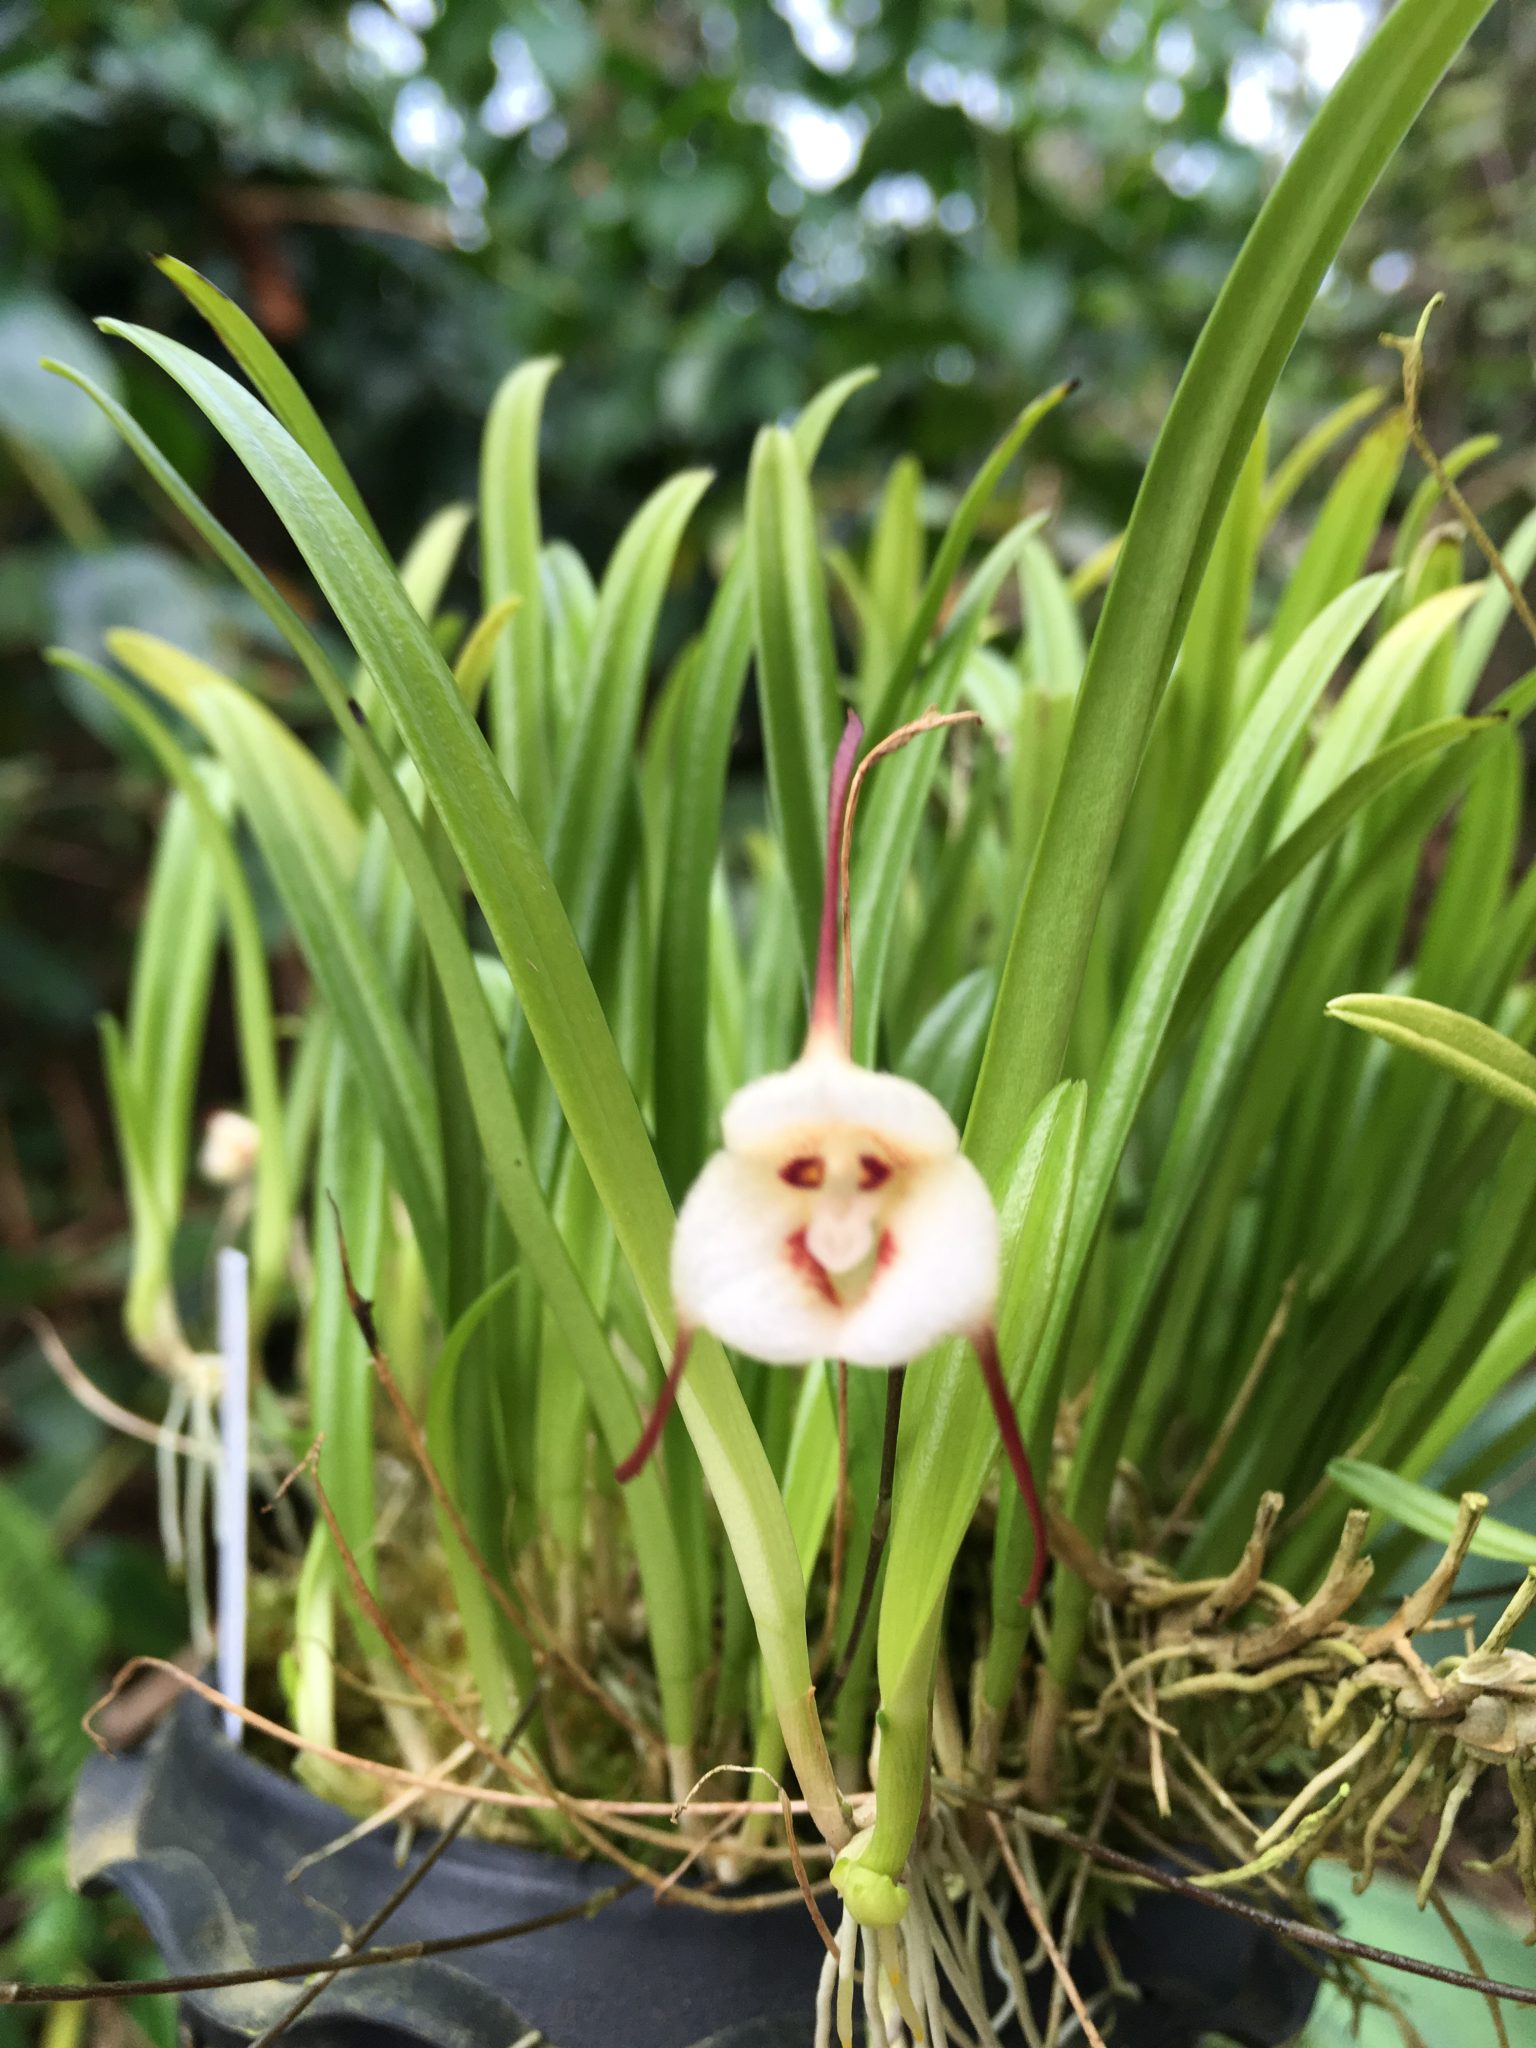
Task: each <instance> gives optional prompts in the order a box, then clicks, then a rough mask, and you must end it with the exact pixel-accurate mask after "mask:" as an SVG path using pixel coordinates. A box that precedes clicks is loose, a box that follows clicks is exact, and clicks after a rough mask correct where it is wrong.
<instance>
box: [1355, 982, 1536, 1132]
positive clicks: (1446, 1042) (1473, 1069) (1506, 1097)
mask: <svg viewBox="0 0 1536 2048" xmlns="http://www.w3.org/2000/svg"><path fill="white" fill-rule="evenodd" d="M1328 1014H1329V1016H1330V1017H1337V1018H1338V1020H1339V1022H1340V1023H1341V1024H1353V1025H1354V1026H1355V1028H1356V1029H1357V1030H1359V1031H1370V1032H1373V1033H1374V1034H1375V1035H1376V1037H1378V1038H1384V1039H1386V1041H1387V1042H1388V1044H1389V1045H1400V1046H1403V1047H1404V1048H1405V1049H1406V1050H1407V1051H1409V1052H1413V1053H1417V1054H1418V1056H1419V1058H1420V1059H1424V1060H1430V1061H1432V1062H1433V1063H1434V1065H1436V1066H1437V1067H1445V1068H1446V1069H1447V1070H1448V1071H1449V1072H1451V1073H1453V1074H1454V1075H1455V1076H1456V1077H1457V1079H1458V1080H1461V1081H1468V1082H1470V1083H1471V1085H1472V1086H1473V1087H1474V1088H1481V1089H1483V1090H1484V1091H1485V1093H1487V1094H1489V1095H1492V1096H1495V1097H1497V1099H1498V1100H1499V1101H1500V1102H1508V1103H1511V1104H1513V1106H1514V1107H1515V1108H1516V1109H1520V1110H1523V1111H1524V1112H1525V1114H1526V1115H1527V1116H1536V1058H1533V1057H1532V1055H1531V1054H1530V1053H1528V1052H1527V1051H1526V1050H1525V1048H1524V1047H1523V1046H1519V1045H1516V1043H1515V1041H1514V1040H1513V1039H1512V1038H1506V1037H1505V1036H1504V1034H1503V1032H1502V1031H1495V1030H1494V1028H1493V1026H1492V1025H1491V1024H1484V1023H1481V1022H1480V1021H1479V1020H1478V1019H1477V1018H1476V1017H1468V1016H1465V1015H1464V1014H1463V1013H1462V1012H1461V1011H1460V1010H1448V1009H1446V1008H1445V1007H1444V1006H1443V1005H1442V1004H1440V1003H1427V1002H1425V1001H1424V1000H1423V999H1422V997H1419V996H1370V995H1362V996H1335V997H1334V999H1333V1001H1332V1002H1331V1003H1330V1004H1329V1005H1328Z"/></svg>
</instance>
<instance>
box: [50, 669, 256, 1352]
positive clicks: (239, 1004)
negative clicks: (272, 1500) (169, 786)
mask: <svg viewBox="0 0 1536 2048" xmlns="http://www.w3.org/2000/svg"><path fill="white" fill-rule="evenodd" d="M50 659H51V660H53V661H55V662H57V663H58V665H59V666H61V667H64V668H70V669H73V670H74V672H75V673H76V674H77V675H80V676H83V677H84V678H85V679H86V681H87V682H90V683H92V684H94V685H95V687H96V688H97V689H98V690H100V691H101V692H102V694H103V695H104V696H105V697H106V698H107V700H108V701H109V702H110V703H111V704H112V705H113V706H114V708H115V709H116V710H117V711H118V713H119V714H120V716H121V717H122V718H123V719H124V720H125V721H126V722H127V723H128V724H129V725H131V726H132V727H133V728H134V730H135V731H136V732H137V733H138V734H139V736H140V738H141V739H142V740H143V741H144V742H145V744H146V746H147V747H148V748H149V749H150V751H151V752H152V753H153V754H154V755H155V757H156V759H157V760H158V761H159V763H160V766H161V767H162V768H163V769H164V770H165V773H166V775H167V776H168V777H169V778H170V780H171V781H172V782H173V783H174V785H175V787H176V788H177V790H178V791H179V792H180V794H181V796H182V797H183V799H184V800H185V801H186V803H187V804H188V805H189V806H190V807H191V812H192V816H193V818H194V819H195V821H196V824H197V828H198V834H199V839H200V843H201V847H202V851H203V854H204V857H205V858H206V860H207V861H208V863H209V866H210V868H211V870H212V873H213V875H214V877H215V878H216V880H217V885H218V890H219V895H220V899H221V904H222V909H223V915H224V920H225V925H226V928H227V930H228V933H229V950H230V960H231V964H232V968H233V974H234V985H235V986H234V994H235V1022H236V1028H237V1031H238V1034H239V1041H240V1061H241V1067H242V1069H243V1071H244V1075H245V1086H246V1098H247V1105H248V1107H249V1110H250V1114H251V1118H252V1121H253V1122H254V1123H255V1125H256V1128H257V1131H258V1133H259V1135H260V1145H259V1149H258V1152H257V1158H256V1200H255V1207H254V1214H253V1216H252V1220H251V1298H252V1308H253V1316H252V1320H253V1322H255V1323H256V1324H257V1326H258V1327H259V1326H260V1323H261V1321H262V1319H263V1317H264V1315H265V1313H266V1311H267V1310H268V1309H269V1308H270V1306H271V1303H272V1299H273V1297H274V1295H275V1294H276V1292H277V1290H278V1288H279V1286H280V1285H281V1283H282V1278H283V1274H284V1271H285V1269H286V1266H287V1262H288V1236H289V1231H290V1228H291V1226H292V1220H293V1202H294V1176H293V1174H292V1172H291V1171H290V1166H289V1159H288V1141H287V1133H286V1131H285V1128H284V1117H283V1096H282V1087H281V1083H280V1080H279V1076H278V1070H277V1042H276V1035H275V1025H274V1019H273V1014H272V988H271V981H270V978H269V976H268V973H267V959H266V951H265V948H264V946H263V943H262V936H261V922H260V919H259V917H258V915H257V911H256V905H255V902H254V900H253V899H252V896H251V891H250V885H249V883H248V882H247V881H246V878H245V871H244V869H243V868H242V866H241V864H240V858H239V855H238V854H237V853H236V851H235V847H234V843H233V841H232V839H231V837H230V834H229V831H228V828H227V826H226V824H225V822H224V820H223V818H222V817H221V816H220V815H219V813H218V811H217V809H216V807H215V806H214V804H213V802H212V801H211V799H210V797H209V795H208V792H207V790H206V788H205V786H204V783H203V779H202V777H201V776H200V775H199V774H198V772H197V769H196V767H195V766H194V764H193V762H192V759H191V757H190V756H189V755H188V754H187V752H186V751H185V749H184V748H183V747H182V746H181V745H180V743H179V742H178V741H177V740H176V739H174V738H173V737H172V735H171V733H170V732H169V731H168V730H167V729H166V727H165V725H164V724H163V723H162V721H161V720H160V719H158V718H156V717H155V716H154V714H153V712H152V711H150V709H149V707H148V706H147V705H146V704H145V703H144V701H143V699H142V698H141V697H140V696H138V694H137V693H136V692H134V691H133V690H130V689H128V688H127V687H126V686H125V685H124V684H122V683H121V682H119V680H118V678H117V677H116V676H114V675H113V674H112V673H111V672H110V671H109V670H107V669H103V668H100V667H98V666H97V665H96V664H95V663H93V662H88V661H85V660H83V659H82V658H81V657H79V656H77V655H73V654H69V653H65V652H63V651H58V652H55V653H53V654H52V655H51V656H50Z"/></svg>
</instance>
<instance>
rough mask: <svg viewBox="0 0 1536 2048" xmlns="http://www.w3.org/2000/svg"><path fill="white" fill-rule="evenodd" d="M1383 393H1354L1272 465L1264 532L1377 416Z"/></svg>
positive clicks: (1263, 507)
mask: <svg viewBox="0 0 1536 2048" xmlns="http://www.w3.org/2000/svg"><path fill="white" fill-rule="evenodd" d="M1385 397H1386V392H1385V390H1384V389H1383V388H1382V387H1381V386H1376V387H1374V388H1368V389H1366V390H1364V391H1357V392H1356V393H1355V394H1354V396H1353V397H1352V398H1346V399H1345V400H1344V401H1343V403H1342V404H1340V405H1336V406H1335V407H1334V409H1333V411H1332V412H1330V413H1325V414H1324V415H1323V417H1322V419H1320V420H1319V421H1318V422H1317V424H1316V426H1314V427H1310V428H1308V430H1307V432H1306V433H1305V434H1303V435H1302V437H1301V439H1300V440H1299V441H1298V442H1297V443H1296V445H1295V446H1294V447H1293V448H1291V449H1290V450H1289V451H1288V452H1287V453H1286V454H1285V456H1284V457H1283V458H1282V459H1281V460H1280V461H1279V462H1277V463H1276V464H1275V466H1274V469H1273V470H1272V471H1271V472H1270V477H1269V481H1268V482H1267V483H1266V484H1265V486H1264V496H1263V500H1262V504H1261V510H1260V523H1261V525H1262V527H1263V528H1264V529H1265V530H1266V531H1267V530H1268V529H1269V528H1270V527H1271V526H1273V525H1274V523H1275V521H1276V520H1277V519H1278V518H1279V517H1280V515H1281V514H1282V513H1283V512H1284V511H1285V510H1286V508H1287V507H1288V506H1289V504H1290V502H1291V500H1292V499H1293V498H1294V497H1295V495H1296V493H1297V492H1298V491H1299V490H1300V489H1301V487H1302V485H1303V484H1304V483H1305V482H1306V480H1307V478H1308V477H1309V476H1310V475H1311V474H1312V472H1313V470H1315V469H1316V468H1317V466H1318V464H1319V463H1320V462H1322V461H1323V460H1324V458H1325V457H1326V456H1327V455H1328V453H1329V451H1330V450H1331V449H1333V448H1334V447H1336V446H1337V444H1338V443H1339V442H1340V441H1342V440H1345V439H1347V438H1348V436H1349V435H1350V434H1351V433H1353V432H1354V430H1355V428H1356V427H1357V426H1360V425H1361V424H1362V423H1363V422H1364V421H1365V420H1368V419H1369V418H1370V417H1371V414H1372V413H1374V412H1379V411H1380V410H1381V407H1382V402H1383V400H1384V399H1385Z"/></svg>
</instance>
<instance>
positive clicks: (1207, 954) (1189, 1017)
mask: <svg viewBox="0 0 1536 2048" xmlns="http://www.w3.org/2000/svg"><path fill="white" fill-rule="evenodd" d="M1389 602H1390V599H1389ZM1499 723H1500V722H1499V720H1497V719H1494V718H1440V719H1436V720H1435V722H1434V723H1433V724H1432V725H1421V726H1420V727H1419V728H1418V729H1417V731H1415V732H1409V733H1404V734H1403V736H1402V738H1401V739H1396V740H1392V741H1390V742H1389V743H1388V744H1387V745H1386V746H1384V747H1380V748H1378V749H1377V751H1376V752H1375V753H1374V754H1372V756H1371V757H1370V759H1369V760H1368V761H1362V762H1361V764H1360V766H1359V767H1358V768H1356V769H1354V770H1353V771H1352V772H1351V773H1350V774H1349V775H1347V776H1345V778H1344V780H1343V781H1342V782H1341V783H1340V784H1339V785H1338V787H1337V788H1336V789H1334V790H1333V791H1331V792H1330V794H1329V795H1328V796H1326V797H1324V799H1323V801H1322V802H1321V803H1320V804H1318V805H1317V806H1316V808H1315V809H1314V810H1312V811H1310V812H1308V814H1307V816H1306V817H1305V818H1303V819H1302V821H1301V823H1300V824H1299V825H1298V826H1297V827H1296V828H1295V830H1294V831H1292V832H1290V833H1288V834H1287V835H1286V837H1285V838H1284V839H1282V840H1281V842H1280V844H1279V845H1278V846H1276V847H1274V848H1273V849H1272V850H1271V851H1270V852H1269V853H1267V854H1266V855H1265V857H1264V859H1263V860H1262V861H1261V862H1260V863H1259V865H1258V867H1256V868H1255V869H1254V871H1253V873H1252V874H1251V875H1250V876H1249V877H1248V879H1247V881H1246V882H1244V884H1243V886H1242V887H1241V888H1240V889H1239V890H1238V891H1237V892H1236V894H1235V895H1233V896H1232V897H1231V898H1230V899H1229V900H1228V901H1227V903H1226V904H1225V905H1224V906H1223V908H1222V910H1221V912H1220V914H1219V915H1218V916H1217V918H1216V919H1215V921H1214V922H1213V923H1212V925H1211V926H1210V928H1209V930H1208V931H1207V932H1206V934H1205V937H1204V938H1203V939H1202V940H1201V941H1200V948H1199V951H1198V952H1197V953H1196V954H1195V957H1194V959H1193V960H1192V961H1191V962H1190V967H1189V972H1188V973H1187V974H1186V975H1185V977H1184V984H1183V986H1182V988H1181V989H1180V990H1179V999H1178V1002H1177V1004H1176V1005H1175V1007H1174V1012H1173V1016H1172V1017H1171V1019H1170V1020H1169V1024H1168V1032H1167V1037H1166V1038H1165V1040H1164V1053H1165V1054H1166V1053H1167V1052H1168V1051H1169V1050H1171V1049H1172V1048H1173V1047H1174V1046H1175V1045H1177V1044H1178V1042H1179V1040H1180V1039H1181V1038H1182V1037H1183V1036H1184V1033H1185V1032H1186V1031H1187V1030H1188V1028H1189V1026H1190V1025H1191V1024H1192V1023H1193V1022H1194V1020H1195V1019H1196V1018H1197V1017H1198V1016H1199V1014H1200V1012H1201V1011H1202V1010H1203V1009H1204V1008H1205V1005H1206V1003H1207V1001H1208V1000H1209V999H1210V994H1211V991H1212V990H1213V989H1214V988H1215V986H1216V984H1217V982H1218V981H1220V979H1221V977H1222V974H1223V973H1224V972H1225V970H1226V967H1227V965H1228V963H1229V962H1230V961H1231V959H1232V958H1233V956H1234V954H1235V953H1236V952H1237V950H1238V948H1239V947H1240V946H1241V945H1242V943H1243V941H1244V939H1246V938H1247V936H1248V934H1249V933H1250V932H1251V931H1252V930H1253V929H1254V927H1255V926H1256V925H1257V924H1258V922H1259V920H1260V919H1261V918H1262V917H1263V915H1264V913H1265V912H1266V911H1267V910H1268V909H1269V906H1270V905H1271V904H1272V903H1273V902H1275V901H1276V899H1277V898H1278V897H1280V896H1282V895H1283V894H1284V893H1285V891H1286V890H1287V889H1288V888H1289V887H1290V885H1291V883H1292V882H1294V881H1295V879H1296V877H1297V876H1298V875H1301V874H1304V873H1305V872H1306V870H1307V869H1308V868H1309V867H1310V866H1311V864H1312V862H1313V861H1314V860H1316V859H1317V858H1318V857H1319V856H1320V855H1321V854H1323V853H1326V852H1327V850H1328V848H1329V847H1330V846H1332V845H1334V844H1335V843H1336V842H1337V841H1338V839H1339V838H1340V837H1341V835H1342V834H1343V832H1344V829H1345V827H1346V826H1347V825H1349V823H1350V822H1351V821H1352V820H1353V819H1354V818H1355V817H1356V816H1357V815H1358V814H1359V813H1360V812H1361V811H1362V810H1364V809H1365V807H1366V806H1367V805H1368V804H1370V803H1371V802H1373V801H1374V799H1375V798H1377V797H1378V796H1380V795H1382V794H1383V792H1384V791H1386V790H1388V789H1390V788H1391V787H1392V785H1393V784H1394V783H1395V782H1397V781H1398V780H1399V779H1400V778H1401V777H1402V776H1404V775H1406V774H1407V773H1408V772H1409V770H1410V769H1413V768H1417V767H1418V766H1420V764H1421V763H1423V762H1425V761H1428V760H1431V759H1433V757H1434V756H1435V755H1437V754H1440V753H1442V752H1444V751H1445V750H1446V749H1447V748H1454V747H1460V746H1462V745H1464V744H1465V742H1466V741H1467V740H1470V739H1474V738H1475V737H1476V736H1477V735H1478V734H1479V733H1487V732H1494V731H1497V730H1498V728H1499Z"/></svg>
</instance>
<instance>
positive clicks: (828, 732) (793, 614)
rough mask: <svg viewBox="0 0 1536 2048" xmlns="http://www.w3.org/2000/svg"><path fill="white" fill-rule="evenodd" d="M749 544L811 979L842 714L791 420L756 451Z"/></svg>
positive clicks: (767, 725) (771, 769)
mask: <svg viewBox="0 0 1536 2048" xmlns="http://www.w3.org/2000/svg"><path fill="white" fill-rule="evenodd" d="M746 545H747V547H748V549H749V550H750V557H749V558H750V561H751V565H752V598H753V617H754V621H755V644H756V649H757V690H758V703H759V707H760V709H761V712H762V720H763V743H764V748H765V751H766V753H767V757H768V788H769V792H770V794H771V796H772V799H773V810H774V818H775V822H776V824H777V827H778V834H779V839H780V842H781V844H782V845H783V848H784V859H785V864H786V866H787V868H788V871H789V881H790V887H791V889H792V890H793V892H794V898H795V911H796V921H797V923H798V925H799V929H800V951H801V959H802V961H803V963H804V967H805V972H806V976H807V979H809V976H810V973H811V969H812V966H813V963H814V961H815V958H816V928H817V924H818V921H819V919H820V916H821V886H822V859H823V851H824V849H825V846H826V824H825V820H824V818H823V815H822V813H823V811H824V809H825V807H826V790H827V782H828V778H829V777H830V775H831V772H832V749H833V747H834V745H835V744H836V740H837V730H838V726H839V723H840V719H839V713H838V683H837V663H836V659H835V657H834V654H833V648H832V620H831V615H830V613H829V611H828V608H827V592H826V583H825V579H824V577H823V574H822V566H821V552H820V549H819V547H818V545H817V540H816V511H815V507H814V505H813V504H812V502H811V493H810V486H809V484H808V483H807V481H806V470H805V464H804V463H803V461H802V460H801V457H800V452H799V450H798V449H797V448H796V446H795V443H794V439H793V437H792V436H791V434H790V432H789V430H788V429H787V428H786V427H765V428H764V429H763V431H762V432H761V433H760V434H759V435H758V437H757V445H756V447H755V448H754V449H753V451H752V467H751V470H750V472H749V474H748V478H747V539H746Z"/></svg>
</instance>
